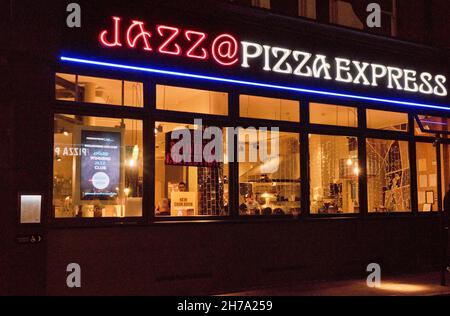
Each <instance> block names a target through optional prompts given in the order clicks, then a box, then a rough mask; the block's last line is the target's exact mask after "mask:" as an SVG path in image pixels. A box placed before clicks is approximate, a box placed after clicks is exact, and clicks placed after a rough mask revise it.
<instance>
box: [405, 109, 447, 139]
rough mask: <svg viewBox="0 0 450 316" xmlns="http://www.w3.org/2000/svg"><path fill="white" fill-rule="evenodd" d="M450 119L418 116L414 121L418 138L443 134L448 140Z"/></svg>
mask: <svg viewBox="0 0 450 316" xmlns="http://www.w3.org/2000/svg"><path fill="white" fill-rule="evenodd" d="M449 124H450V119H448V118H445V117H438V116H429V115H416V116H415V120H414V132H415V134H416V135H417V136H428V137H436V135H437V134H442V136H443V137H444V138H448V134H449V132H450V128H449Z"/></svg>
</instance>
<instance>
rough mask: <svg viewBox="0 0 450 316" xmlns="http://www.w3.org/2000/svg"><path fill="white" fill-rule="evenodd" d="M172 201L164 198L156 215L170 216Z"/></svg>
mask: <svg viewBox="0 0 450 316" xmlns="http://www.w3.org/2000/svg"><path fill="white" fill-rule="evenodd" d="M169 215H170V202H169V199H162V200H161V203H160V205H158V207H157V208H156V216H169Z"/></svg>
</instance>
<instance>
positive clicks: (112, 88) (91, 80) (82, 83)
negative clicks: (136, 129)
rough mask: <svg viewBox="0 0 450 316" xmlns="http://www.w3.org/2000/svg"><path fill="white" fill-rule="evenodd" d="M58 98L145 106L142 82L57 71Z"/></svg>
mask: <svg viewBox="0 0 450 316" xmlns="http://www.w3.org/2000/svg"><path fill="white" fill-rule="evenodd" d="M55 94H56V99H57V100H61V101H77V102H86V103H99V104H110V105H126V106H133V107H143V105H144V97H143V85H142V83H140V82H131V81H123V80H114V79H106V78H98V77H87V76H79V75H72V74H63V73H57V74H56V77H55Z"/></svg>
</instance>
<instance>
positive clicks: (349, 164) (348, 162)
mask: <svg viewBox="0 0 450 316" xmlns="http://www.w3.org/2000/svg"><path fill="white" fill-rule="evenodd" d="M351 165H353V161H352V159H351V158H348V159H347V166H351Z"/></svg>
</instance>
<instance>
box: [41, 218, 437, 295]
mask: <svg viewBox="0 0 450 316" xmlns="http://www.w3.org/2000/svg"><path fill="white" fill-rule="evenodd" d="M437 241H438V222H437V221H436V220H435V219H431V218H420V219H418V218H397V219H395V218H392V219H381V220H380V219H372V220H366V221H361V220H345V219H338V220H311V221H307V222H294V221H292V222H284V221H281V222H276V221H275V222H273V221H271V222H267V223H263V222H256V223H237V224H236V223H198V224H189V223H184V224H175V223H172V224H159V225H153V226H150V227H121V228H85V229H54V230H50V231H49V234H48V249H49V251H48V256H47V263H48V264H47V275H48V279H47V282H48V294H50V295H77V294H81V295H99V294H102V295H118V294H131V295H133V294H135V295H143V294H152V295H168V294H169V295H175V294H177V295H183V294H185V295H187V294H190V295H192V294H194V295H195V294H211V293H221V292H227V291H233V290H239V289H245V288H251V287H255V286H262V285H273V284H277V283H284V284H286V283H296V282H299V281H305V280H317V279H329V278H339V277H349V276H353V277H361V278H363V279H364V278H365V277H366V275H367V273H366V272H365V271H366V267H367V265H368V264H369V263H371V262H376V263H379V264H380V265H381V267H382V273H383V275H387V274H389V273H405V272H411V271H420V270H421V269H422V270H424V271H427V270H430V269H432V268H434V267H436V266H437V263H438V258H439V256H438V254H439V252H438V249H439V248H438V244H437ZM70 262H76V263H79V264H80V266H81V273H82V280H81V282H82V286H81V288H80V289H69V288H67V286H66V276H67V274H66V272H65V268H66V266H67V264H68V263H70ZM419 267H420V268H419Z"/></svg>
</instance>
